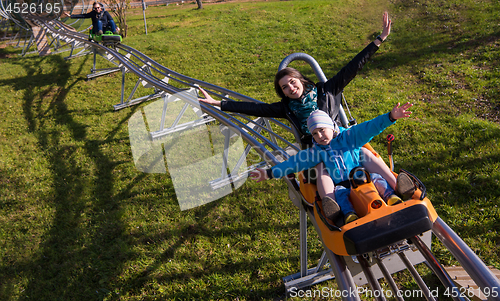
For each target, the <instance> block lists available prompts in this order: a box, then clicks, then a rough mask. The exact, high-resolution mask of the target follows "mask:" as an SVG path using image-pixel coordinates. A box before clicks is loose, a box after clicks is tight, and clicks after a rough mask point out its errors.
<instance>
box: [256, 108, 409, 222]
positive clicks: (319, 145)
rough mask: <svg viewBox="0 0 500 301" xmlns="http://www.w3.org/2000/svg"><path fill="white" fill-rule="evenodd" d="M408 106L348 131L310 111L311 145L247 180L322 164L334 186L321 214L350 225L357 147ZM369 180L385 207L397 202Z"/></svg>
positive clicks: (380, 181) (391, 193)
mask: <svg viewBox="0 0 500 301" xmlns="http://www.w3.org/2000/svg"><path fill="white" fill-rule="evenodd" d="M412 106H413V105H412V104H410V103H406V104H404V105H402V106H400V104H399V103H398V104H397V105H395V106H394V108H393V109H392V110H391V112H389V113H387V114H383V115H380V116H378V117H376V118H374V119H372V120H369V121H366V122H363V123H361V124H358V125H355V126H353V127H351V128H349V129H345V128H339V127H338V126H337V124H335V123H334V122H333V121H332V119H331V118H330V116H328V114H326V113H325V112H323V111H320V110H317V111H314V112H312V113H311V115H310V116H309V118H308V119H307V126H308V128H309V131H310V132H311V133H312V136H313V139H314V146H313V147H311V148H309V149H305V150H302V151H300V152H298V153H297V154H296V155H295V156H292V157H290V158H289V159H288V160H286V161H284V162H282V163H280V164H278V165H275V166H273V167H272V168H270V169H268V170H264V169H260V168H258V169H256V170H255V171H252V172H251V173H250V177H251V178H252V179H254V180H256V181H257V182H260V181H263V180H267V179H272V178H281V177H284V176H286V175H288V174H291V173H295V172H299V171H302V170H305V169H309V168H312V167H314V166H316V165H317V164H319V163H320V162H323V163H324V165H325V169H326V170H327V172H328V174H329V175H330V177H331V178H332V180H333V182H334V183H335V187H331V188H330V189H329V190H330V191H329V193H328V194H327V196H325V197H324V198H323V199H322V202H323V210H324V211H325V215H326V216H327V217H328V218H329V219H331V220H332V221H335V219H336V218H337V217H338V215H339V214H340V211H341V212H342V213H343V214H344V222H345V223H349V222H352V221H354V220H356V219H357V218H358V216H357V215H356V213H355V212H354V209H353V207H352V205H351V203H350V202H349V199H348V197H349V193H350V189H349V187H350V185H349V172H350V171H351V170H352V169H353V168H355V167H357V166H359V165H360V163H359V154H360V149H361V147H362V146H363V145H365V144H366V143H368V142H370V141H371V139H372V138H373V137H374V136H376V135H378V134H380V133H382V131H383V130H385V129H386V128H387V127H389V126H390V125H392V124H393V123H394V122H396V120H398V119H400V118H405V117H409V116H410V115H411V112H410V111H407V110H408V109H409V108H411V107H412ZM371 177H372V180H373V183H374V184H375V187H376V188H377V190H378V192H379V193H380V195H382V196H383V198H384V200H385V201H386V202H387V203H388V204H389V205H394V204H396V203H398V202H400V201H401V199H400V198H399V197H397V196H396V195H395V193H394V190H393V189H392V188H391V187H389V185H387V182H386V181H385V180H384V179H383V178H382V177H381V176H380V175H378V174H371ZM335 200H336V202H335ZM339 206H340V208H339Z"/></svg>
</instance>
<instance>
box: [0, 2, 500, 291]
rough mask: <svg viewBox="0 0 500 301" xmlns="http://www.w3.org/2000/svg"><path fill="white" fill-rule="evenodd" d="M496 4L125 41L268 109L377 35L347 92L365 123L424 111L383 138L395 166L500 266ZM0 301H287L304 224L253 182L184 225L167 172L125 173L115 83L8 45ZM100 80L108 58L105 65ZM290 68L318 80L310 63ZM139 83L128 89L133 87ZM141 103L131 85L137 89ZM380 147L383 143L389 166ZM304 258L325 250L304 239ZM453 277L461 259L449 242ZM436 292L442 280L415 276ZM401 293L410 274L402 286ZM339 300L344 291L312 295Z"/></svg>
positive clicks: (221, 24)
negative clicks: (295, 59)
mask: <svg viewBox="0 0 500 301" xmlns="http://www.w3.org/2000/svg"><path fill="white" fill-rule="evenodd" d="M498 6H499V5H498V2H496V1H472V0H457V1H453V2H451V1H430V0H429V1H426V0H422V1H403V0H400V1H395V0H394V1H384V0H377V1H363V0H350V1H316V0H314V1H313V0H308V1H265V2H256V3H251V2H242V3H238V2H236V3H227V4H226V3H224V4H217V5H208V4H207V5H205V6H204V7H205V8H204V9H203V10H202V11H198V10H196V9H195V5H192V4H189V5H183V6H173V5H171V6H168V7H158V8H148V10H147V17H148V19H147V21H148V33H149V34H148V35H147V36H145V35H143V31H144V24H143V20H142V12H141V11H132V12H131V13H130V14H129V20H130V21H129V22H130V25H129V26H130V27H129V37H128V38H127V39H126V40H125V43H126V44H127V45H130V46H132V47H134V48H136V49H139V50H141V51H143V52H144V53H146V54H147V55H149V56H150V57H152V58H154V59H156V60H157V61H158V62H160V63H162V64H163V65H165V66H167V67H169V68H171V69H173V70H176V71H178V72H181V73H183V74H186V75H188V76H192V77H195V78H198V79H202V80H205V81H207V82H211V83H214V84H217V85H220V86H223V87H226V88H229V89H232V90H235V91H238V92H240V93H243V94H248V95H250V96H252V97H255V98H257V99H261V100H263V101H275V100H276V97H275V95H274V92H273V91H272V78H273V76H274V73H275V71H276V68H277V66H278V64H279V62H280V61H281V60H282V59H283V58H284V57H285V56H286V55H288V54H290V53H292V52H306V53H309V54H311V55H312V56H313V57H315V58H316V59H317V60H318V62H319V63H320V65H321V66H322V68H323V69H324V70H325V73H326V74H327V76H331V75H333V74H335V72H336V71H337V70H339V69H340V68H341V67H342V66H343V65H344V64H345V63H346V62H347V61H348V60H349V59H350V58H351V57H353V56H354V55H355V54H356V53H357V52H358V51H359V50H360V49H361V48H362V47H364V45H366V44H367V43H369V41H371V40H373V39H374V37H375V36H376V35H377V34H378V31H379V30H380V29H381V26H380V23H381V20H380V19H381V15H382V12H383V11H384V10H386V9H387V10H389V11H390V13H391V16H392V18H393V21H394V25H393V33H392V34H391V36H390V39H389V41H388V42H387V43H385V44H384V45H383V46H382V47H381V49H380V50H379V51H378V52H377V54H376V55H375V56H374V58H373V60H372V62H370V63H369V64H368V65H367V66H366V67H365V69H364V70H363V71H362V72H361V74H360V75H359V76H358V77H357V78H356V79H355V80H354V81H353V82H352V83H351V84H350V85H349V86H348V88H347V89H346V96H347V98H348V100H349V102H350V104H351V110H352V112H353V114H354V116H355V117H356V118H357V119H358V121H363V120H367V119H369V118H373V117H374V116H376V115H378V114H380V113H383V112H386V111H388V110H389V109H390V108H391V107H392V105H393V104H394V103H395V102H396V101H406V100H407V99H409V100H411V101H412V102H414V103H415V104H416V106H415V110H414V116H413V118H412V119H411V120H406V121H404V122H398V124H396V125H395V126H393V127H392V128H391V129H390V132H391V133H393V134H394V135H395V136H396V139H397V140H396V145H395V159H396V167H397V168H405V169H408V170H410V171H412V172H414V173H415V174H416V175H418V177H419V178H420V179H421V180H422V181H423V182H424V183H425V184H426V185H427V188H428V191H429V195H430V198H431V200H432V201H433V203H434V205H435V207H436V209H437V210H438V213H439V214H440V216H441V217H442V218H443V219H444V220H445V221H446V222H447V223H448V224H449V225H450V226H451V227H452V228H453V229H454V230H455V231H456V232H457V233H458V234H459V235H460V236H461V237H462V238H463V239H464V240H465V241H466V242H467V244H468V245H469V246H471V248H472V249H473V250H475V251H476V253H477V254H478V255H479V256H480V257H481V258H482V259H483V260H484V261H485V262H486V263H487V264H488V265H494V266H496V267H497V268H500V258H499V256H498V252H497V249H498V245H499V243H500V241H499V234H498V233H499V230H500V229H499V227H500V226H499V220H498V216H500V210H499V209H498V205H499V202H500V201H499V196H500V195H499V194H500V192H499V191H500V189H499V187H498V186H499V183H498V181H499V177H500V174H499V161H500V160H499V159H500V158H499V157H500V153H499V151H498V147H497V145H498V138H499V137H500V129H499V127H498V105H499V93H498V86H499V79H498V78H499V54H500V50H499V45H500V42H499V37H500V30H499V29H500V25H499V24H498V17H497V12H498V11H499V7H498ZM0 51H1V52H2V54H7V55H8V56H10V57H9V58H3V59H0V70H1V71H0V86H1V87H2V88H1V89H2V91H3V93H2V94H1V95H0V114H1V116H2V118H1V119H0V120H1V121H0V141H1V142H0V152H1V154H2V157H1V159H0V191H1V193H0V257H1V261H0V283H1V284H0V299H2V300H32V299H33V300H103V299H104V300H118V299H120V300H155V299H157V300H172V299H181V300H185V299H203V300H217V299H226V300H231V299H236V298H239V300H255V299H276V298H280V297H283V285H282V281H281V278H282V277H284V276H286V275H289V274H292V273H295V272H297V271H298V268H299V266H298V215H297V213H298V211H297V209H296V208H295V207H294V206H293V205H292V204H291V202H290V201H289V200H288V199H287V196H286V192H285V187H284V185H283V184H282V183H281V182H279V181H270V182H267V183H264V184H255V183H247V184H245V185H244V186H243V187H242V188H240V189H238V190H236V191H235V192H234V193H232V194H231V195H229V196H227V197H225V198H223V199H221V200H218V201H216V202H213V203H211V204H208V205H205V206H202V207H199V208H196V209H193V210H189V211H183V212H181V211H180V210H179V206H178V204H177V201H176V198H175V192H174V189H173V186H172V184H171V181H170V179H169V177H168V175H163V174H143V173H140V172H138V171H137V170H136V169H135V167H134V165H133V162H132V156H131V152H130V147H129V142H128V128H127V121H128V118H129V117H130V116H131V115H132V114H134V113H135V112H136V111H137V108H129V109H125V110H121V111H119V112H114V111H113V110H112V105H113V104H116V103H118V102H119V95H117V91H119V87H120V75H119V74H115V75H109V76H104V77H102V78H99V79H97V80H93V81H89V82H87V81H85V80H84V78H85V75H86V74H87V72H88V71H89V70H90V68H91V66H92V57H91V56H87V57H82V58H78V59H74V60H70V61H65V60H63V55H51V56H48V57H45V58H39V57H37V56H27V57H19V56H12V53H18V52H19V50H16V49H13V48H6V49H2V50H0ZM100 64H102V65H101V67H102V66H104V65H105V63H103V62H102V60H101V61H100ZM293 66H294V67H297V68H298V69H300V70H302V71H303V72H304V73H306V74H309V75H311V76H312V73H311V71H310V70H309V68H308V67H307V66H305V65H304V64H300V63H294V64H293ZM131 79H132V81H130V82H129V85H133V84H134V83H135V80H134V79H133V78H131ZM128 89H129V90H130V89H131V87H130V86H129V87H128ZM383 138H384V135H381V136H380V137H377V138H376V139H375V140H374V142H373V145H374V146H375V148H376V149H378V150H380V152H381V153H382V155H384V154H383V153H384V151H383V150H384V143H383ZM309 246H310V263H311V265H312V264H314V263H315V262H316V260H317V258H318V257H319V255H320V254H321V246H320V244H319V242H318V240H317V239H316V234H315V233H314V231H310V239H309ZM433 249H434V250H435V252H436V254H437V256H438V257H439V259H440V261H441V262H442V263H443V264H447V265H448V264H454V263H456V262H455V261H454V260H453V258H452V257H451V255H449V253H448V252H447V251H446V250H445V249H444V248H443V247H442V246H441V245H440V244H439V243H436V244H434V246H433ZM420 269H421V270H422V271H423V272H424V273H427V274H426V276H425V279H426V280H429V281H430V283H431V286H435V285H436V284H435V283H436V280H435V279H434V277H433V276H431V275H430V274H429V273H428V272H426V269H425V268H423V267H421V268H420ZM398 279H399V280H400V281H401V282H402V283H403V284H404V285H405V287H406V288H407V289H413V288H415V284H414V283H413V282H411V281H410V280H409V277H408V275H407V274H405V273H402V274H400V275H398ZM324 285H328V286H331V287H335V284H334V283H327V284H322V285H319V286H318V287H319V288H321V287H322V286H324Z"/></svg>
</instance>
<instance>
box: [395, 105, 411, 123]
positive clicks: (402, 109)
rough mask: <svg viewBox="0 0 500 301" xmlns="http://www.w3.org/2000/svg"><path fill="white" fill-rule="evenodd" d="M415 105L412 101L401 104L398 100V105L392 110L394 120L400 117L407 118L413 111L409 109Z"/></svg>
mask: <svg viewBox="0 0 500 301" xmlns="http://www.w3.org/2000/svg"><path fill="white" fill-rule="evenodd" d="M412 106H413V104H412V103H409V102H407V103H405V104H404V105H402V106H400V103H399V102H398V104H397V105H395V106H394V108H392V110H391V113H390V114H391V118H392V119H394V120H398V119H399V118H406V117H410V115H411V111H407V110H408V109H409V108H411V107H412Z"/></svg>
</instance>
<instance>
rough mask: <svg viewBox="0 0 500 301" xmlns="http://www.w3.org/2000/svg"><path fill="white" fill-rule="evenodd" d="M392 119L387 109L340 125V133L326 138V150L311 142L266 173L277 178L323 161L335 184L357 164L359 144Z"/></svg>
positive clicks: (346, 178) (367, 140)
mask: <svg viewBox="0 0 500 301" xmlns="http://www.w3.org/2000/svg"><path fill="white" fill-rule="evenodd" d="M393 123H394V122H392V121H391V120H390V119H389V113H387V114H383V115H380V116H378V117H375V118H374V119H372V120H369V121H365V122H363V123H361V124H358V125H355V126H352V127H350V128H349V129H345V128H340V134H338V135H337V137H335V138H333V139H332V141H331V142H330V147H331V152H330V154H328V152H327V150H326V149H327V148H328V146H322V145H318V144H315V145H314V146H313V147H311V148H309V149H305V150H302V151H300V152H298V153H297V154H296V155H294V156H292V157H290V158H289V159H288V160H286V161H284V162H282V163H280V164H277V165H275V166H273V167H272V168H271V170H270V172H268V176H270V177H272V178H281V177H284V176H286V175H288V174H291V173H295V172H299V171H302V170H306V169H309V168H312V167H314V166H316V165H318V163H320V162H324V164H325V167H326V169H327V171H328V173H329V174H330V177H331V178H332V179H333V182H334V183H335V184H338V183H340V182H342V181H345V180H348V179H349V172H350V171H351V170H352V169H353V168H355V167H357V166H359V165H360V163H359V151H360V149H361V147H362V146H363V145H365V144H366V143H368V142H370V141H371V140H372V138H373V137H375V136H376V135H378V134H380V133H382V132H383V131H384V130H385V129H386V128H387V127H389V126H390V125H392V124H393Z"/></svg>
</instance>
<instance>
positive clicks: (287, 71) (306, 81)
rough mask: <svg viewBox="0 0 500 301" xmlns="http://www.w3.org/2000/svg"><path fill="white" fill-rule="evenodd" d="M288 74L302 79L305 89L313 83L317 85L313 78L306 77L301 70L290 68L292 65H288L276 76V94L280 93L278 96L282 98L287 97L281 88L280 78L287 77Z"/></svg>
mask: <svg viewBox="0 0 500 301" xmlns="http://www.w3.org/2000/svg"><path fill="white" fill-rule="evenodd" d="M287 75H288V76H291V77H293V78H296V79H298V80H300V82H301V83H302V85H303V86H304V89H306V88H307V87H308V86H311V85H312V86H315V84H314V82H313V81H312V80H310V79H308V78H307V77H305V76H304V75H302V73H300V71H299V70H297V69H294V68H290V67H286V68H284V69H281V70H280V71H278V73H276V76H275V77H274V90H275V91H276V94H278V96H279V97H281V98H285V97H286V96H285V94H284V93H283V89H281V87H280V84H279V81H280V79H282V78H283V77H285V76H287Z"/></svg>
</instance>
